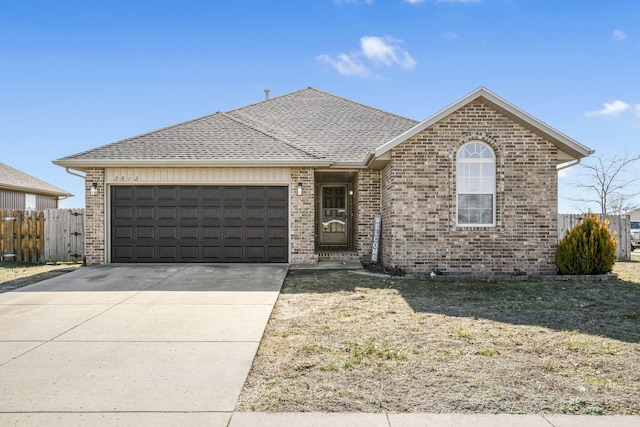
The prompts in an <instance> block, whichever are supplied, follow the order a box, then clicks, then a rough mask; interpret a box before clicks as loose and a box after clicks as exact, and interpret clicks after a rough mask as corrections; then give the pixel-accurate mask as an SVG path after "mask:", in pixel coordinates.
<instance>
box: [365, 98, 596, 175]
mask: <svg viewBox="0 0 640 427" xmlns="http://www.w3.org/2000/svg"><path fill="white" fill-rule="evenodd" d="M477 99H481V100H482V101H483V102H485V103H487V104H488V105H489V106H490V107H492V108H494V109H495V110H497V111H498V112H500V113H502V114H504V115H505V116H507V117H509V118H510V119H511V120H513V121H514V122H516V123H518V124H520V125H521V126H523V127H524V128H526V129H528V130H530V131H531V132H533V133H535V134H536V135H538V136H540V137H541V138H543V139H545V140H547V141H550V142H552V143H553V144H555V145H556V146H557V147H558V149H559V150H560V152H561V155H560V156H559V159H558V160H559V162H560V163H564V162H568V161H571V160H579V159H582V158H583V157H587V156H589V155H590V154H593V153H594V150H592V149H590V148H588V147H586V146H584V145H582V144H580V143H579V142H577V141H575V140H574V139H572V138H569V137H568V136H566V135H565V134H563V133H561V132H559V131H557V130H556V129H554V128H552V127H551V126H549V125H547V124H546V123H544V122H542V121H540V120H538V119H536V118H535V117H533V116H531V115H530V114H528V113H526V112H524V111H523V110H521V109H519V108H518V107H516V106H515V105H513V104H511V103H509V102H507V101H505V100H504V99H502V98H500V97H499V96H498V95H496V94H494V93H493V92H491V91H489V90H488V89H486V88H484V87H480V88H478V89H476V90H474V91H473V92H471V93H470V94H468V95H467V96H465V97H464V98H462V99H460V100H458V101H456V102H454V103H453V104H451V105H449V106H448V107H446V108H444V109H442V110H440V111H439V112H437V113H436V114H434V115H432V116H431V117H429V118H428V119H426V120H424V121H423V122H420V123H418V124H417V125H416V126H414V127H413V128H411V129H409V130H407V131H406V132H404V133H402V134H400V135H398V136H396V137H395V138H393V139H391V140H389V141H388V142H386V143H385V144H383V145H381V146H379V147H377V148H376V151H375V153H376V157H380V156H382V155H384V154H385V153H387V152H389V151H390V150H391V149H393V148H395V147H397V146H398V145H400V144H401V143H403V142H404V141H406V140H407V139H409V138H411V137H413V136H414V135H416V134H418V133H420V132H422V131H423V130H425V129H427V128H428V127H429V126H432V125H433V124H435V123H437V122H439V121H440V120H442V119H444V118H445V117H447V116H448V115H450V114H452V113H454V112H455V111H457V110H459V109H460V108H462V107H464V106H465V105H467V104H469V103H470V102H473V101H475V100H477Z"/></svg>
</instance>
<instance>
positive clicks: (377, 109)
mask: <svg viewBox="0 0 640 427" xmlns="http://www.w3.org/2000/svg"><path fill="white" fill-rule="evenodd" d="M306 89H311V90H314V91H316V92H319V93H322V94H324V95H329V96H331V97H333V98H337V99H341V100H343V101H347V102H351V103H353V104H357V105H359V106H361V107H365V108H369V109H371V110H376V111H379V112H381V113H384V114H389V115H391V116H394V117H397V118H399V119H404V120H409V121H412V122H416V123H420V121H419V120H416V119H411V118H409V117H406V116H401V115H400V114H396V113H392V112H390V111H387V110H383V109H382V108H378V107H372V106H371V105H367V104H363V103H362V102H359V101H354V100H353V99H349V98H345V97H343V96H339V95H335V94H333V93H331V92H327V91H324V90H321V89H316V88H314V87H311V86H309V87H308V88H306ZM301 90H304V89H301ZM301 90H300V91H301ZM300 91H298V92H300Z"/></svg>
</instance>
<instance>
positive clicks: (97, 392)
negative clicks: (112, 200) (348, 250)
mask: <svg viewBox="0 0 640 427" xmlns="http://www.w3.org/2000/svg"><path fill="white" fill-rule="evenodd" d="M286 271H287V266H286V265H248V266H247V265H238V264H232V265H228V264H227V265H202V264H198V265H184V264H180V265H128V266H122V265H108V266H99V267H90V268H82V269H79V270H77V271H75V272H72V273H68V274H66V275H63V276H60V277H57V278H55V279H50V280H47V281H44V282H40V283H38V284H36V285H32V286H29V287H26V288H21V289H19V290H17V291H14V292H8V293H4V294H0V425H3V426H4V425H21V426H24V425H37V426H57V425H64V426H73V425H78V426H87V425H99V426H183V425H184V426H214V427H215V426H220V427H223V426H224V427H227V426H228V427H244V426H252V427H253V426H278V427H280V426H295V427H307V426H314V427H323V426H332V427H333V426H355V427H358V426H367V427H370V426H373V427H375V426H385V427H404V426H427V427H454V426H455V427H458V426H462V427H464V426H474V427H485V426H486V427H489V426H490V427H507V426H509V427H510V426H523V427H543V426H544V427H550V426H556V427H570V426H571V427H573V426H575V427H578V426H580V427H632V426H640V417H599V416H566V415H461V414H386V413H378V414H370V413H246V412H233V410H234V408H235V405H236V402H237V400H238V396H239V394H240V391H241V389H242V386H243V384H244V382H245V380H246V378H247V375H248V374H249V369H250V367H251V363H252V361H253V358H254V356H255V354H256V351H257V348H258V344H259V342H260V339H261V337H262V334H263V332H264V328H265V327H266V324H267V321H268V319H269V315H270V313H271V311H272V309H273V306H274V304H275V302H276V299H277V297H278V294H279V291H280V287H281V285H282V282H283V280H284V277H285V275H286Z"/></svg>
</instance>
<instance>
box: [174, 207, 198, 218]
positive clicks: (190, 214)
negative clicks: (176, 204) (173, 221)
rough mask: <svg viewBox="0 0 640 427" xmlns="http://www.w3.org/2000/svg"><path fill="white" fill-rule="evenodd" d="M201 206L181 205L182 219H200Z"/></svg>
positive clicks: (180, 215)
mask: <svg viewBox="0 0 640 427" xmlns="http://www.w3.org/2000/svg"><path fill="white" fill-rule="evenodd" d="M199 210H200V209H199V208H198V207H197V206H192V207H185V206H180V208H179V214H178V217H179V218H180V219H182V220H185V219H195V220H197V219H199V217H200V216H199Z"/></svg>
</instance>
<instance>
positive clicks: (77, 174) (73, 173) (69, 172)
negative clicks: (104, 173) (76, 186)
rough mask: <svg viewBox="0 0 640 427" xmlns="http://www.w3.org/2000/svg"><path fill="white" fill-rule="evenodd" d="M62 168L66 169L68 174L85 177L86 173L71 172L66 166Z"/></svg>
mask: <svg viewBox="0 0 640 427" xmlns="http://www.w3.org/2000/svg"><path fill="white" fill-rule="evenodd" d="M64 170H66V171H67V173H68V174H69V175H73V176H77V177H80V178H82V179H85V178H86V175H80V174H79V173H75V172H71V171H70V170H69V168H68V167H65V168H64Z"/></svg>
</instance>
